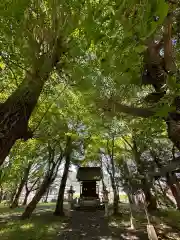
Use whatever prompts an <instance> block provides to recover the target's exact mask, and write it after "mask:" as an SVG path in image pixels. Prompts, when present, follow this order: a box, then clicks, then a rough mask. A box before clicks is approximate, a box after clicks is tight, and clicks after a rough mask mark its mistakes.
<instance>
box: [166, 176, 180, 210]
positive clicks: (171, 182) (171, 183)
mask: <svg viewBox="0 0 180 240" xmlns="http://www.w3.org/2000/svg"><path fill="white" fill-rule="evenodd" d="M166 179H167V184H168V186H169V188H170V189H171V192H172V194H173V196H174V199H175V200H176V204H177V208H178V210H180V194H179V191H178V189H177V185H176V184H175V182H174V179H173V177H172V176H171V175H170V174H169V173H167V174H166Z"/></svg>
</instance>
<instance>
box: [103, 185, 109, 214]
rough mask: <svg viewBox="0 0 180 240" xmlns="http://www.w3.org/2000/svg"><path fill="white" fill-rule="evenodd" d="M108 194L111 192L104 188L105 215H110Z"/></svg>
mask: <svg viewBox="0 0 180 240" xmlns="http://www.w3.org/2000/svg"><path fill="white" fill-rule="evenodd" d="M108 194H109V192H108V191H107V190H106V189H104V191H103V197H104V205H105V214H104V216H105V217H108V215H109V213H108V203H109V198H108Z"/></svg>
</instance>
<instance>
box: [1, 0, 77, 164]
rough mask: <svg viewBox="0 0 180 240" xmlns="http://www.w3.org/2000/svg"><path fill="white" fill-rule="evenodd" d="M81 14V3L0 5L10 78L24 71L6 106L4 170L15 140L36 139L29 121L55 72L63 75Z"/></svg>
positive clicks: (3, 54)
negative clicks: (63, 64)
mask: <svg viewBox="0 0 180 240" xmlns="http://www.w3.org/2000/svg"><path fill="white" fill-rule="evenodd" d="M7 6H8V7H7ZM77 6H78V7H77ZM2 9H3V10H2ZM80 9H81V2H78V1H77V2H75V3H74V4H73V5H71V4H69V2H67V1H63V2H62V1H51V0H49V1H43V0H42V1H38V2H37V1H33V0H32V1H24V2H23V3H22V1H16V3H13V4H11V5H8V2H7V1H4V2H3V3H1V12H0V14H1V16H2V19H1V27H0V28H1V39H2V41H1V62H2V64H5V65H6V66H7V68H6V69H5V73H6V74H7V75H8V74H10V73H9V72H12V73H13V74H14V72H15V73H16V68H17V67H19V69H20V74H19V78H20V77H22V78H23V81H21V82H18V83H17V84H18V87H17V88H16V89H15V90H14V89H13V90H12V93H11V94H9V96H8V98H7V99H4V100H5V101H4V102H3V103H2V104H1V125H0V129H1V146H0V155H1V158H0V164H2V163H3V162H4V160H5V158H6V157H7V155H8V154H9V151H10V150H11V148H12V146H13V145H14V143H15V142H16V140H18V139H24V140H27V139H29V138H31V137H32V136H33V132H32V131H31V130H30V129H29V127H28V122H29V118H30V117H31V114H32V112H33V110H34V108H35V106H36V104H37V102H38V99H39V96H40V94H41V92H42V89H43V87H44V85H45V83H46V82H47V80H49V79H50V76H51V75H52V74H53V72H54V70H55V69H56V70H57V69H58V71H59V72H60V71H61V70H62V65H61V64H62V62H63V61H64V59H65V54H66V53H67V45H68V41H69V40H70V39H71V40H73V35H72V33H73V31H74V29H76V27H77V25H78V21H76V18H77V16H78V17H80V16H81V14H78V12H79V11H80ZM63 16H66V17H63ZM79 20H80V19H79ZM70 23H71V24H70ZM9 26H11V27H9ZM7 29H10V30H9V31H7ZM12 36H13V37H12ZM7 46H8V47H7ZM71 60H72V58H71ZM18 71H19V70H18ZM15 76H16V74H15ZM7 139H8V140H7Z"/></svg>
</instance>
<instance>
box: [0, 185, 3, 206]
mask: <svg viewBox="0 0 180 240" xmlns="http://www.w3.org/2000/svg"><path fill="white" fill-rule="evenodd" d="M2 200H3V188H2V187H0V203H1V202H2Z"/></svg>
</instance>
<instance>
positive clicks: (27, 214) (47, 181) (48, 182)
mask: <svg viewBox="0 0 180 240" xmlns="http://www.w3.org/2000/svg"><path fill="white" fill-rule="evenodd" d="M51 183H52V175H46V176H45V178H44V181H43V182H42V184H41V186H40V188H39V190H38V191H37V192H36V194H35V195H34V197H33V199H32V201H31V202H30V203H29V204H28V206H27V207H26V209H25V211H24V213H23V214H22V216H21V218H22V219H27V218H29V217H30V216H31V214H32V212H33V211H34V209H35V208H36V205H37V204H38V202H39V201H40V200H41V198H42V196H43V195H44V194H45V192H46V191H47V188H48V187H49V186H50V185H51Z"/></svg>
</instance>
